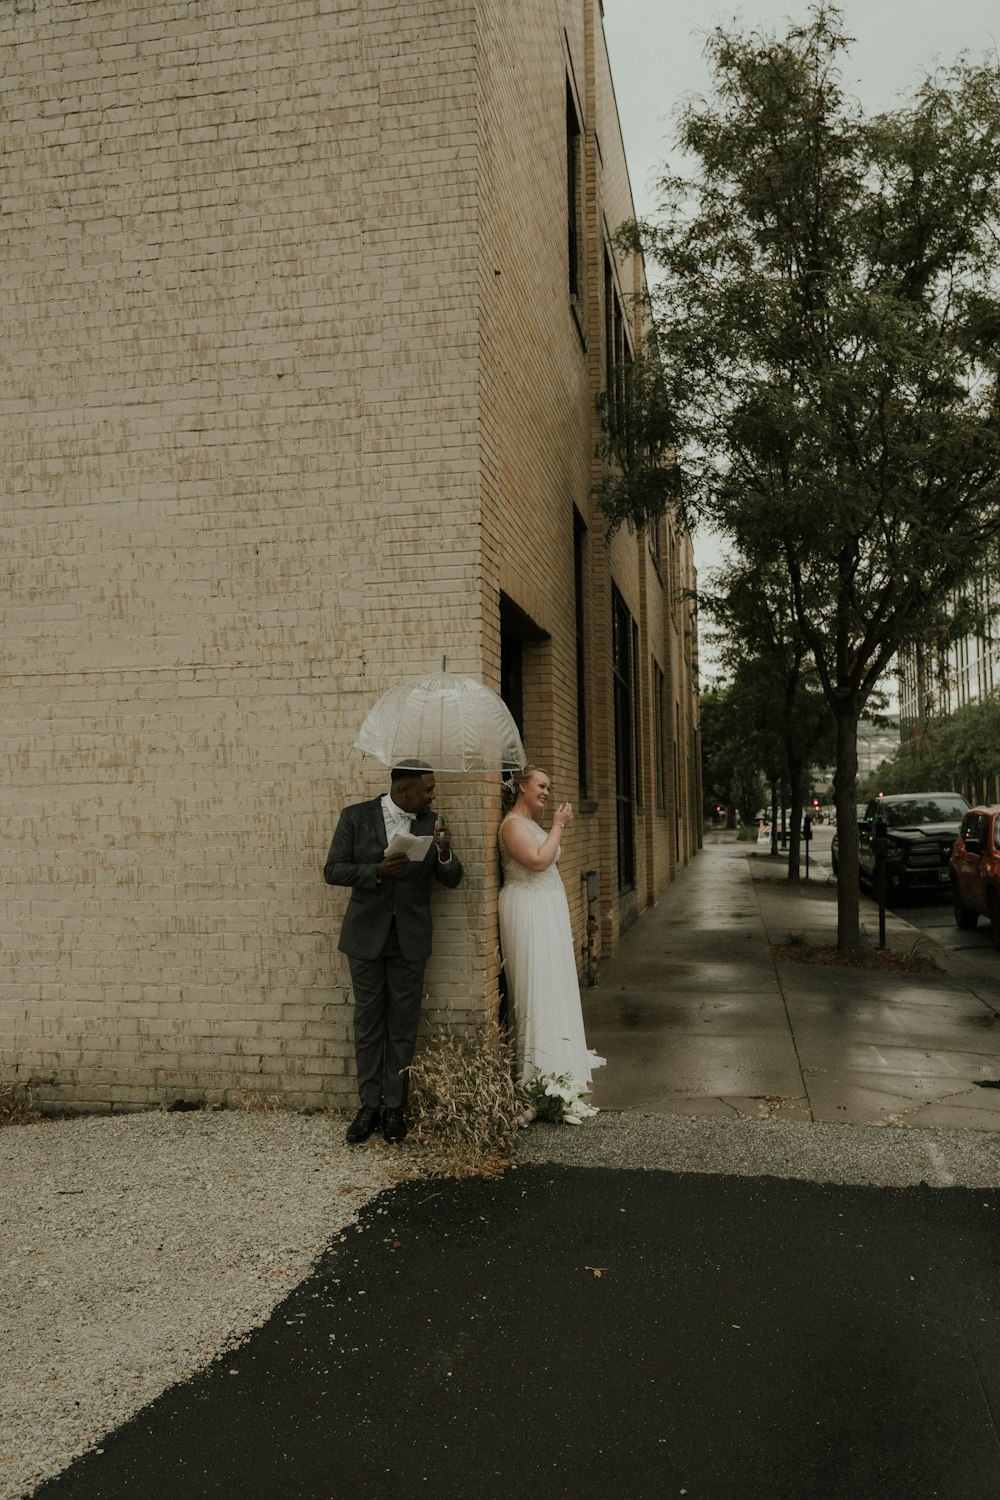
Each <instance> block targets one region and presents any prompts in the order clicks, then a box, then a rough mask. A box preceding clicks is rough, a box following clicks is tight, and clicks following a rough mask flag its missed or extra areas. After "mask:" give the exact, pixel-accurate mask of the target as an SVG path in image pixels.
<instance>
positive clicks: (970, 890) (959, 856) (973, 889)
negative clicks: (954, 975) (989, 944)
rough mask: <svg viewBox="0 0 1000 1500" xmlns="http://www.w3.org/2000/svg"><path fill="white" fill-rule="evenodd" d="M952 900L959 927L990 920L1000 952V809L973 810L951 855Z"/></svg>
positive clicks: (961, 829) (964, 819)
mask: <svg viewBox="0 0 1000 1500" xmlns="http://www.w3.org/2000/svg"><path fill="white" fill-rule="evenodd" d="M950 869H951V899H952V904H953V906H954V910H955V921H956V922H957V923H958V925H959V927H964V928H971V927H975V925H976V923H977V922H978V921H979V918H980V917H986V918H987V919H988V920H989V924H990V930H991V932H992V934H993V941H994V943H995V944H996V946H997V948H1000V807H997V806H993V807H973V808H970V810H969V811H968V812H967V813H966V814H965V817H964V818H963V819H962V826H961V827H960V829H959V831H958V838H957V839H956V840H955V847H954V848H953V849H952V851H951V862H950Z"/></svg>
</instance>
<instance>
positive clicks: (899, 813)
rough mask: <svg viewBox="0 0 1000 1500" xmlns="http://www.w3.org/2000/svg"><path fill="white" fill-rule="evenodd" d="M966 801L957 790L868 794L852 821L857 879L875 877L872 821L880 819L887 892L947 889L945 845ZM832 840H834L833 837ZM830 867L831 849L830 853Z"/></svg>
mask: <svg viewBox="0 0 1000 1500" xmlns="http://www.w3.org/2000/svg"><path fill="white" fill-rule="evenodd" d="M968 810H969V804H968V802H966V800H965V798H964V797H961V796H959V794H958V793H957V792H906V793H899V794H897V795H894V796H891V797H873V798H872V799H871V801H870V802H868V803H866V805H865V808H864V812H863V814H862V815H861V816H860V817H859V819H858V877H859V879H860V880H861V881H862V882H863V883H864V884H868V885H873V884H874V881H875V819H876V818H878V817H882V818H884V819H885V822H886V828H887V835H888V846H889V848H888V857H887V859H886V881H887V889H888V890H889V891H913V890H942V891H944V890H947V889H948V883H949V880H950V878H951V873H950V867H949V864H948V861H949V858H950V857H951V849H952V845H953V844H954V842H955V840H956V838H957V837H958V830H959V827H960V826H961V822H962V818H963V816H964V815H965V813H966V812H968ZM834 843H835V844H836V839H835V840H834ZM831 858H832V861H833V868H834V871H836V870H837V850H836V848H834V849H833V850H832V851H831Z"/></svg>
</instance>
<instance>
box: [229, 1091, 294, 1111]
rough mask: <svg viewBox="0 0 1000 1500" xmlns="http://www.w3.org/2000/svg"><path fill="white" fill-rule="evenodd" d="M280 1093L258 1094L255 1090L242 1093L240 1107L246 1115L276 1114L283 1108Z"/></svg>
mask: <svg viewBox="0 0 1000 1500" xmlns="http://www.w3.org/2000/svg"><path fill="white" fill-rule="evenodd" d="M284 1107H285V1106H284V1102H283V1100H282V1097H281V1095H280V1094H259V1093H257V1091H256V1090H251V1092H249V1093H244V1094H243V1096H242V1098H241V1101H240V1109H241V1110H242V1111H243V1113H244V1114H247V1115H276V1114H279V1113H280V1112H281V1110H283V1109H284Z"/></svg>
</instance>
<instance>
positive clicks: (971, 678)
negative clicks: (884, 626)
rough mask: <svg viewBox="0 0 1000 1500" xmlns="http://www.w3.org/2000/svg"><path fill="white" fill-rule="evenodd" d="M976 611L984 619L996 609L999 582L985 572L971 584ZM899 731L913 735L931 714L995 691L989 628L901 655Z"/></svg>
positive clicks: (997, 670) (995, 661) (994, 644)
mask: <svg viewBox="0 0 1000 1500" xmlns="http://www.w3.org/2000/svg"><path fill="white" fill-rule="evenodd" d="M971 588H972V590H973V593H974V597H975V602H976V605H977V608H979V609H981V610H982V612H983V614H984V615H985V616H986V617H987V618H989V617H990V615H991V613H992V614H993V615H994V616H995V614H996V612H997V611H998V610H1000V582H998V580H997V579H996V578H995V577H993V576H991V574H990V572H989V571H984V572H983V573H982V575H981V576H980V577H979V578H977V579H976V580H975V581H974V583H973V584H972V585H971ZM898 677H899V728H900V736H901V738H902V740H903V742H904V743H905V742H906V740H907V738H908V737H909V735H910V733H911V732H912V730H913V729H914V728H915V727H917V726H918V725H922V724H925V723H926V722H927V720H928V719H929V718H931V717H932V716H933V715H935V714H950V713H954V712H955V710H956V709H958V708H961V707H962V706H963V705H964V704H966V703H974V702H976V701H977V700H978V699H980V698H983V697H985V696H986V694H987V693H992V692H994V691H995V690H996V689H997V688H1000V637H997V636H995V635H994V634H993V630H992V628H990V627H987V628H986V629H984V630H982V631H980V632H974V633H972V634H969V635H962V636H958V637H957V638H955V639H946V640H942V641H941V642H940V644H938V645H937V646H920V647H916V648H914V649H913V650H910V651H905V652H900V654H899V658H898Z"/></svg>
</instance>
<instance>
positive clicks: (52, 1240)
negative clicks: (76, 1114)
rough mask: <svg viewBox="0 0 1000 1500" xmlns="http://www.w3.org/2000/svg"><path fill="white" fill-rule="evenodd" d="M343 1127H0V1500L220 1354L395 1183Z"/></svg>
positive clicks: (223, 1119) (86, 1123)
mask: <svg viewBox="0 0 1000 1500" xmlns="http://www.w3.org/2000/svg"><path fill="white" fill-rule="evenodd" d="M343 1131H344V1125H343V1121H341V1120H339V1119H335V1118H329V1117H326V1116H315V1117H305V1116H301V1115H292V1114H275V1113H271V1114H268V1113H264V1112H256V1113H254V1112H247V1113H239V1112H235V1111H234V1112H231V1113H229V1112H220V1113H209V1114H203V1113H200V1112H199V1113H189V1114H169V1113H159V1112H157V1113H150V1114H130V1115H117V1116H110V1117H94V1116H90V1117H85V1118H81V1119H75V1120H66V1121H45V1122H42V1123H41V1124H37V1125H19V1126H13V1127H11V1128H8V1129H5V1130H0V1182H2V1183H3V1197H4V1211H3V1215H2V1218H0V1320H2V1321H0V1369H2V1372H3V1373H2V1378H0V1497H2V1500H18V1497H20V1496H22V1495H26V1494H30V1493H31V1491H32V1489H33V1487H34V1486H35V1485H36V1484H37V1483H38V1482H39V1481H40V1480H41V1479H42V1478H47V1477H49V1476H51V1475H53V1474H56V1473H58V1472H59V1471H60V1470H61V1469H63V1468H65V1467H66V1465H67V1464H68V1463H69V1462H70V1460H71V1459H73V1458H74V1457H75V1456H76V1455H77V1454H79V1453H82V1452H83V1451H84V1450H85V1449H87V1448H90V1447H92V1446H93V1445H94V1444H95V1443H98V1442H99V1440H100V1438H101V1436H102V1435H103V1434H104V1433H106V1432H108V1431H110V1430H111V1429H112V1428H114V1427H117V1426H118V1425H119V1424H120V1423H122V1422H123V1421H125V1420H126V1418H128V1417H130V1416H131V1415H132V1414H133V1413H134V1412H136V1411H137V1410H138V1409H139V1408H140V1407H142V1406H145V1405H146V1403H147V1402H149V1401H151V1400H152V1399H153V1398H154V1397H155V1396H157V1395H158V1394H159V1393H160V1392H161V1391H163V1390H164V1389H165V1388H166V1387H167V1386H169V1385H172V1384H174V1382H175V1381H178V1380H182V1379H184V1378H185V1377H186V1376H188V1375H190V1374H191V1373H192V1372H193V1371H194V1370H196V1369H197V1368H199V1366H202V1365H205V1364H207V1363H208V1362H209V1361H210V1360H212V1359H213V1358H216V1357H217V1356H219V1355H220V1354H224V1352H225V1350H226V1349H227V1348H231V1347H233V1345H234V1344H237V1343H239V1342H240V1341H241V1340H242V1339H243V1338H244V1337H245V1336H246V1335H247V1333H249V1331H250V1330H251V1329H253V1328H255V1327H257V1326H258V1325H259V1324H261V1323H263V1322H265V1321H266V1319H267V1317H268V1315H269V1313H270V1312H271V1310H272V1309H273V1308H274V1307H275V1306H276V1304H277V1303H278V1302H280V1301H281V1299H282V1298H283V1297H284V1296H285V1295H286V1294H287V1293H288V1292H289V1291H290V1290H291V1288H292V1287H293V1286H295V1285H296V1283H297V1282H299V1281H301V1280H302V1278H303V1277H304V1276H305V1275H306V1274H307V1272H308V1271H309V1269H310V1268H311V1266H312V1265H313V1264H314V1263H315V1261H316V1259H317V1257H318V1255H319V1254H320V1252H321V1250H322V1249H323V1246H324V1245H325V1244H326V1243H327V1242H328V1241H329V1240H330V1239H331V1238H332V1237H333V1236H334V1235H336V1233H337V1231H338V1230H340V1229H342V1228H343V1227H344V1226H346V1225H348V1224H350V1223H351V1222H352V1221H353V1220H354V1219H355V1218H356V1215H357V1211H358V1209H359V1208H360V1207H361V1206H362V1205H363V1204H364V1203H366V1202H368V1200H369V1199H371V1198H372V1197H374V1196H375V1194H376V1193H378V1192H379V1191H380V1190H381V1189H382V1188H383V1187H386V1186H387V1185H389V1184H390V1183H391V1182H393V1181H397V1180H398V1178H399V1169H398V1165H397V1163H398V1157H397V1158H394V1159H390V1157H389V1154H388V1150H387V1148H384V1147H383V1146H382V1143H381V1142H377V1143H374V1144H373V1146H372V1147H371V1148H369V1149H365V1150H361V1151H358V1150H354V1151H352V1150H351V1148H349V1147H346V1146H344V1144H343Z"/></svg>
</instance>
